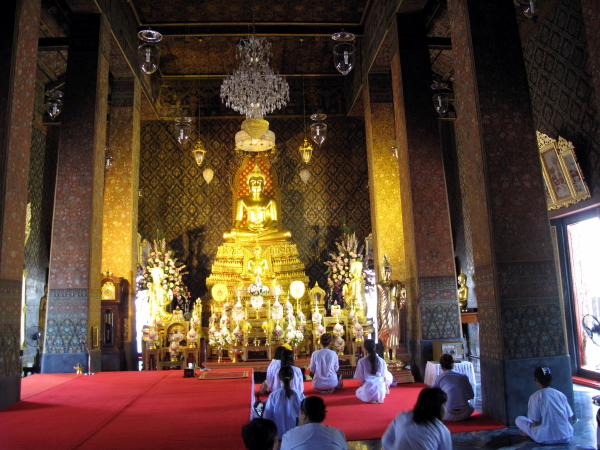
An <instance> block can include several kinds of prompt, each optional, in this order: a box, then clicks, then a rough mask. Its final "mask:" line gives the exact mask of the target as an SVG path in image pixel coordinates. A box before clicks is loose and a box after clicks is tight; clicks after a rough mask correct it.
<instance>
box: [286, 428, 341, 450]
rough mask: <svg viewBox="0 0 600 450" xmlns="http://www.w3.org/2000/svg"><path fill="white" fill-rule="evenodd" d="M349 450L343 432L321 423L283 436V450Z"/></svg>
mask: <svg viewBox="0 0 600 450" xmlns="http://www.w3.org/2000/svg"><path fill="white" fill-rule="evenodd" d="M317 449H318V450H347V449H348V443H347V442H346V436H345V435H344V432H343V431H342V430H338V429H337V428H333V427H330V426H329V425H323V424H320V423H307V424H304V425H302V426H299V427H296V428H293V429H291V430H290V431H288V432H287V433H285V434H284V435H283V440H282V441H281V450H317Z"/></svg>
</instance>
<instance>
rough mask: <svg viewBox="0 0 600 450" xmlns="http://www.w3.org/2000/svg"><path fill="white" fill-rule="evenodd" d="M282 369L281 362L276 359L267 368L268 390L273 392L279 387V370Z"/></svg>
mask: <svg viewBox="0 0 600 450" xmlns="http://www.w3.org/2000/svg"><path fill="white" fill-rule="evenodd" d="M280 368H281V360H279V359H274V360H273V361H271V364H269V367H267V379H266V382H267V389H268V390H269V391H271V392H273V391H274V390H275V389H277V388H278V387H279V378H277V377H278V376H279V369H280Z"/></svg>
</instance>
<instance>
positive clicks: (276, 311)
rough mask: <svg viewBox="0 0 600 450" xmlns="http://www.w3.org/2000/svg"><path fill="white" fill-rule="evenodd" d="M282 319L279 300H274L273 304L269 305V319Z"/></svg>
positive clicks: (281, 307)
mask: <svg viewBox="0 0 600 450" xmlns="http://www.w3.org/2000/svg"><path fill="white" fill-rule="evenodd" d="M282 317H283V306H282V305H281V303H279V300H277V299H275V303H273V304H272V305H271V319H273V320H281V318H282Z"/></svg>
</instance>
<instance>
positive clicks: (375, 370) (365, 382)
mask: <svg viewBox="0 0 600 450" xmlns="http://www.w3.org/2000/svg"><path fill="white" fill-rule="evenodd" d="M364 348H365V351H366V352H367V356H366V357H365V358H362V359H361V360H360V361H358V364H357V365H356V372H354V378H356V379H357V380H360V387H359V388H358V389H357V390H356V396H357V397H358V398H359V399H360V400H362V401H363V402H367V403H383V399H384V398H385V396H386V394H388V393H389V391H390V385H391V384H392V381H393V377H392V374H391V373H390V372H389V371H388V370H387V365H386V363H385V361H384V360H383V358H380V357H379V356H377V353H376V352H375V341H374V340H373V339H367V340H366V341H365V344H364Z"/></svg>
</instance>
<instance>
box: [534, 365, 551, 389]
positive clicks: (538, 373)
mask: <svg viewBox="0 0 600 450" xmlns="http://www.w3.org/2000/svg"><path fill="white" fill-rule="evenodd" d="M533 376H534V378H535V379H536V380H537V382H538V383H540V384H541V385H542V387H548V386H550V383H552V373H550V367H537V368H536V369H535V372H533Z"/></svg>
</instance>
